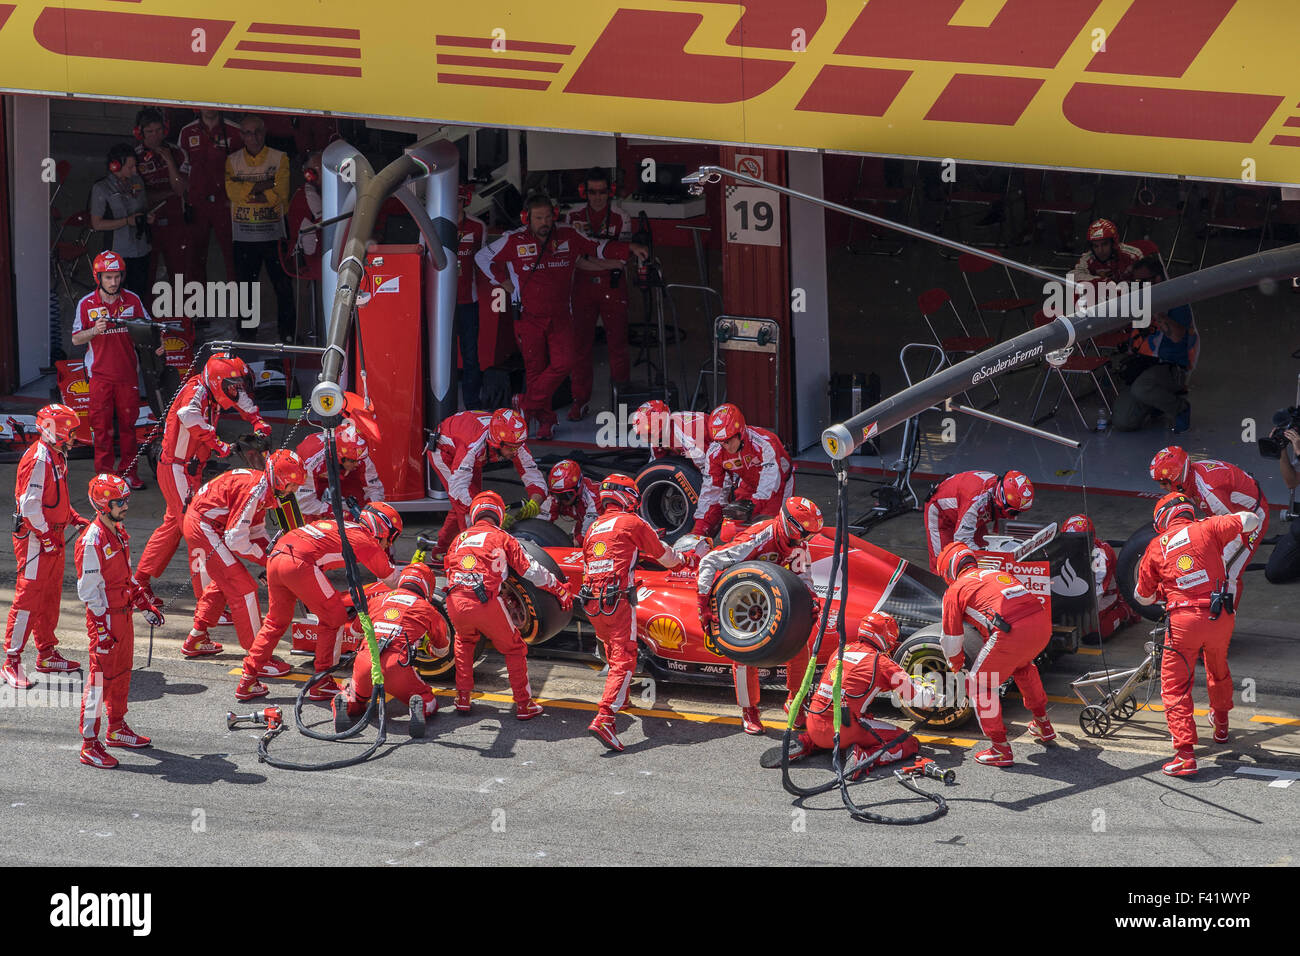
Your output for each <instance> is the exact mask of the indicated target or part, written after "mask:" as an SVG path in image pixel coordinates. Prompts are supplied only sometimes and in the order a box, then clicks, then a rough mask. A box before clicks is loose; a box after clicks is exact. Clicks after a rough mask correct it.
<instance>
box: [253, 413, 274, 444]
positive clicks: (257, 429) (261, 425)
mask: <svg viewBox="0 0 1300 956" xmlns="http://www.w3.org/2000/svg"><path fill="white" fill-rule="evenodd" d="M253 432H254V433H255V434H258V435H261V436H262V437H263V438H270V437H271V426H270V425H268V424H267V423H266V420H265V419H264V418H262V417H261V416H260V415H259V416H258V417H257V418H254V419H253Z"/></svg>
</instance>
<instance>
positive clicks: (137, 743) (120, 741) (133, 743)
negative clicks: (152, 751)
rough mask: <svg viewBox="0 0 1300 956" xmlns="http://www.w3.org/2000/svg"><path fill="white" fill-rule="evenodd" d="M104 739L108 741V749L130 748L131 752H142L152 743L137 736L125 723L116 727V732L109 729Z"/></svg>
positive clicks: (145, 738)
mask: <svg viewBox="0 0 1300 956" xmlns="http://www.w3.org/2000/svg"><path fill="white" fill-rule="evenodd" d="M104 737H105V739H106V740H107V741H108V745H109V746H110V747H130V748H131V749H132V750H143V749H144V748H145V747H148V746H149V744H150V743H152V741H151V740H150V739H149V738H148V737H146V736H145V735H144V734H137V733H136V732H135V731H134V730H132V729H131V728H130V727H128V726H127V725H126V721H123V722H122V726H120V727H118V728H117V729H116V730H113V729H112V728H109V731H108V733H107V734H105V735H104Z"/></svg>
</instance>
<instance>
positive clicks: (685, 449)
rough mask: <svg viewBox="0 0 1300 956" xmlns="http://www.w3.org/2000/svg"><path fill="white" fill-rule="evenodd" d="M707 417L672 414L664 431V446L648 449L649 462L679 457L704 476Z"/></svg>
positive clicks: (697, 414) (691, 414)
mask: <svg viewBox="0 0 1300 956" xmlns="http://www.w3.org/2000/svg"><path fill="white" fill-rule="evenodd" d="M708 426H709V415H708V413H707V412H673V413H672V414H670V415H669V416H668V423H667V426H666V428H665V429H664V435H663V441H664V444H663V445H662V446H660V447H657V448H656V447H652V448H651V449H650V458H651V460H654V459H658V458H666V457H668V456H669V455H679V456H681V457H682V458H687V459H689V460H690V462H691V464H692V465H694V466H695V467H696V468H698V469H699V470H700V474H704V469H705V462H706V458H707V456H708V451H709V430H708Z"/></svg>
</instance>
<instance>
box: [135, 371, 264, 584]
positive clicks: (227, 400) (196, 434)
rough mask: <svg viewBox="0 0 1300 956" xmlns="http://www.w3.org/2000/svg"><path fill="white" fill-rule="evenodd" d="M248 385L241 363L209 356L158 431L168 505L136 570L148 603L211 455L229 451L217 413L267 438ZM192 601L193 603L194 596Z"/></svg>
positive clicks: (162, 484)
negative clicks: (233, 415) (233, 414)
mask: <svg viewBox="0 0 1300 956" xmlns="http://www.w3.org/2000/svg"><path fill="white" fill-rule="evenodd" d="M251 381H252V373H251V372H250V371H249V369H248V366H247V365H246V364H244V361H243V359H239V358H233V357H231V356H227V355H214V356H212V358H210V359H208V361H207V362H206V363H205V364H204V366H203V371H202V372H200V373H199V374H198V375H195V376H193V377H191V378H190V379H189V381H187V382H186V383H185V384H184V385H182V386H181V390H180V392H178V393H177V395H176V399H175V401H173V402H172V406H171V411H170V412H169V413H168V415H167V424H166V426H165V427H164V429H163V443H162V452H161V454H160V455H159V456H158V488H159V490H160V491H162V495H163V500H164V501H165V502H166V503H167V511H166V513H165V514H164V515H163V521H162V524H161V525H159V526H158V527H157V528H156V529H155V530H154V533H153V534H151V535H150V536H149V540H148V541H147V542H146V543H145V546H144V551H143V552H142V553H141V555H140V563H139V565H138V566H137V567H136V569H135V580H136V583H138V584H139V585H140V586H141V587H142V588H144V589H145V590H146V591H147V592H148V593H149V596H150V598H151V599H152V598H153V596H154V595H153V589H152V588H151V587H150V584H151V582H152V581H153V579H154V578H158V577H161V576H162V574H163V572H164V571H166V570H167V565H168V564H170V563H171V560H172V558H173V557H174V556H175V555H176V547H177V545H179V544H180V541H181V525H182V522H183V521H184V519H185V509H186V508H187V507H189V503H190V500H191V499H192V498H193V497H194V493H195V492H196V491H198V490H199V486H200V485H202V484H203V469H204V467H205V466H206V465H207V463H208V459H209V458H210V457H212V455H213V453H214V452H215V453H216V455H217V457H218V458H225V457H226V456H228V455H229V454H230V453H231V451H232V450H233V449H232V446H231V445H229V444H228V443H226V442H224V441H222V440H221V438H220V436H219V435H218V434H217V420H218V419H219V418H220V417H221V413H222V412H224V411H238V412H239V414H240V416H241V417H242V418H244V419H245V420H246V421H247V422H248V423H249V424H251V425H252V426H253V431H254V433H255V434H257V435H259V436H261V437H262V438H270V437H271V426H270V425H268V424H267V423H266V422H265V421H264V420H263V418H262V415H261V413H260V411H259V410H258V408H257V406H256V405H255V404H253V400H252V398H250V397H249V385H248V383H249V382H251ZM194 597H195V600H197V599H198V597H199V592H197V591H196V592H195V593H194Z"/></svg>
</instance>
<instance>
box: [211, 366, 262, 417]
mask: <svg viewBox="0 0 1300 956" xmlns="http://www.w3.org/2000/svg"><path fill="white" fill-rule="evenodd" d="M252 381H253V373H252V372H251V371H250V370H249V368H248V366H247V365H246V364H245V363H244V360H243V359H241V358H235V357H234V356H233V355H214V356H212V358H210V359H208V361H207V363H206V364H204V366H203V385H204V387H205V388H207V390H208V393H209V394H210V395H211V396H212V397H213V398H214V399H216V401H217V405H218V406H219V407H220V408H224V409H231V408H234V407H235V406H236V405H238V404H239V393H240V392H249V391H252V388H251V383H252Z"/></svg>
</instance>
